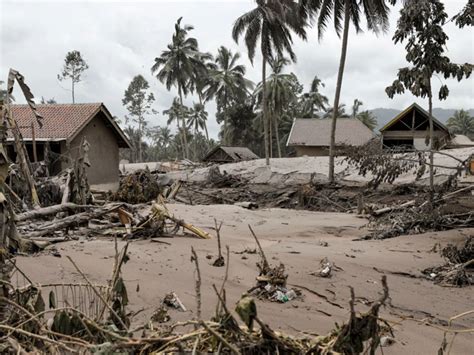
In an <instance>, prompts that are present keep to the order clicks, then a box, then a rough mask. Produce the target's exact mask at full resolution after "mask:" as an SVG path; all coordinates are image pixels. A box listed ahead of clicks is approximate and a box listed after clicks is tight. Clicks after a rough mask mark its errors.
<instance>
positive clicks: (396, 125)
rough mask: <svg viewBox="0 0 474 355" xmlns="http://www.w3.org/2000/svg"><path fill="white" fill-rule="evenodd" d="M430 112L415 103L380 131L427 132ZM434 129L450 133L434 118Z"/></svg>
mask: <svg viewBox="0 0 474 355" xmlns="http://www.w3.org/2000/svg"><path fill="white" fill-rule="evenodd" d="M429 116H430V114H429V113H428V111H426V110H425V109H423V108H422V107H421V106H420V105H418V104H417V103H413V104H411V105H410V106H408V107H407V108H406V109H405V110H403V111H402V112H400V113H399V114H398V115H397V116H395V117H394V118H393V119H392V120H391V121H389V122H388V123H387V124H386V125H385V126H383V127H382V128H381V129H380V132H385V131H387V130H392V131H393V130H407V129H410V130H411V129H414V130H426V129H427V127H428V126H429ZM433 123H434V127H435V128H437V129H439V130H443V131H446V132H449V130H448V128H447V127H446V126H445V125H444V124H442V123H441V122H440V121H438V120H437V119H436V117H434V116H433Z"/></svg>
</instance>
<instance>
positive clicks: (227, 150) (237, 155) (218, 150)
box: [202, 145, 260, 164]
mask: <svg viewBox="0 0 474 355" xmlns="http://www.w3.org/2000/svg"><path fill="white" fill-rule="evenodd" d="M254 159H260V157H259V156H258V155H257V154H255V153H254V152H252V151H251V150H250V149H249V148H247V147H224V146H221V145H220V146H217V147H215V148H214V149H212V150H211V151H210V152H209V153H207V155H206V156H205V157H204V158H203V159H202V161H203V162H206V163H218V164H224V163H235V162H239V161H244V160H254Z"/></svg>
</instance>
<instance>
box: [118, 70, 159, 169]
mask: <svg viewBox="0 0 474 355" xmlns="http://www.w3.org/2000/svg"><path fill="white" fill-rule="evenodd" d="M154 101H155V97H154V95H153V93H152V92H150V85H149V84H148V81H146V79H145V78H144V77H143V76H142V75H137V76H135V77H134V78H133V80H132V81H131V82H130V84H129V85H128V88H127V90H125V93H124V97H123V99H122V104H123V105H124V106H125V107H126V108H127V110H128V113H129V115H128V116H125V121H126V122H127V123H128V122H129V121H133V122H134V123H136V124H137V135H138V161H139V162H141V161H142V159H143V156H142V140H143V136H144V135H145V130H146V126H147V121H146V116H147V115H149V114H151V113H154V110H153V109H152V104H153V102H154Z"/></svg>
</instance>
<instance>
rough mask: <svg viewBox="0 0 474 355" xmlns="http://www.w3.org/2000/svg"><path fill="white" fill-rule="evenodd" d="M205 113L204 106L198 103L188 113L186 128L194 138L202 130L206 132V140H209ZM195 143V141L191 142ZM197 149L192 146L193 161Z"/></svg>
mask: <svg viewBox="0 0 474 355" xmlns="http://www.w3.org/2000/svg"><path fill="white" fill-rule="evenodd" d="M207 116H208V114H207V111H206V110H205V109H204V105H202V104H200V103H195V104H194V106H193V107H192V108H191V110H190V111H189V115H188V127H189V128H191V129H192V130H193V132H194V137H197V135H198V133H199V130H204V131H205V132H206V139H208V140H209V134H208V132H207V126H206V122H207ZM193 141H194V143H196V139H194V140H193ZM197 148H198V147H196V145H195V144H194V149H193V151H194V159H195V160H196V158H197V155H196V152H197Z"/></svg>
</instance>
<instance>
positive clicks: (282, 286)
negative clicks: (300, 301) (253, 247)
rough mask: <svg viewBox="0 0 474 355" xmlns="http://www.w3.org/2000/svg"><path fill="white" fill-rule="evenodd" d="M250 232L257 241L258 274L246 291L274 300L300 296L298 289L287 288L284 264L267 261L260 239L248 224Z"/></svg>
mask: <svg viewBox="0 0 474 355" xmlns="http://www.w3.org/2000/svg"><path fill="white" fill-rule="evenodd" d="M249 229H250V232H251V233H252V236H253V237H254V239H255V241H256V242H257V246H258V249H259V254H260V261H259V262H257V268H258V271H259V273H258V276H257V285H255V286H254V287H252V288H250V289H249V290H248V291H247V293H248V294H249V295H251V296H256V297H258V298H259V299H268V300H270V301H275V302H282V303H285V302H288V301H291V300H293V299H295V298H297V297H298V296H301V292H300V291H299V290H294V289H289V288H287V285H286V281H287V279H288V275H287V274H286V273H285V265H284V264H283V263H280V265H278V266H275V267H271V266H270V264H269V263H268V260H267V257H266V256H265V253H264V252H263V249H262V246H261V245H260V241H259V240H258V238H257V235H256V234H255V232H254V231H253V229H252V228H251V227H250V225H249Z"/></svg>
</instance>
